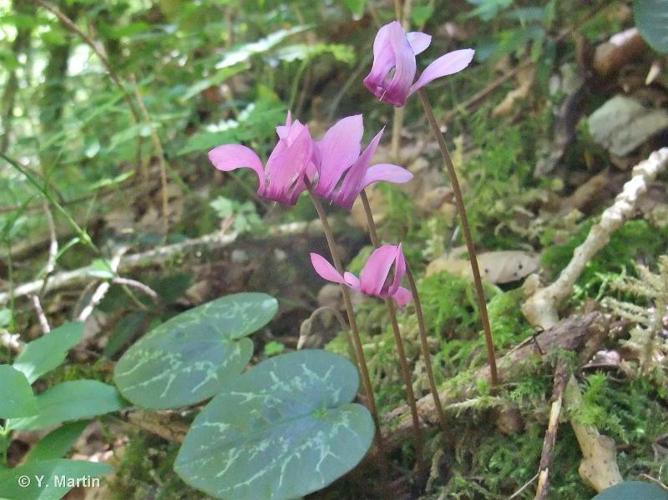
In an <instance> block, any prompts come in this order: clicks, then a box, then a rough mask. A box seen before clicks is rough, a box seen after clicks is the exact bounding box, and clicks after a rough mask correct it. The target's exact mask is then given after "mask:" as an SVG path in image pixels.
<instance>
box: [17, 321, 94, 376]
mask: <svg viewBox="0 0 668 500" xmlns="http://www.w3.org/2000/svg"><path fill="white" fill-rule="evenodd" d="M83 331H84V325H83V323H80V322H76V323H65V324H64V325H61V326H59V327H58V328H56V329H55V330H53V331H51V332H49V333H47V334H45V335H44V336H42V337H40V338H38V339H37V340H33V341H32V342H30V343H29V344H27V345H26V346H25V348H24V349H23V351H21V354H19V356H18V357H17V358H16V360H15V361H14V368H16V369H17V370H20V371H22V372H23V373H25V375H26V377H27V378H28V381H29V382H30V383H31V384H32V383H33V382H34V381H35V380H37V379H38V378H39V377H41V376H42V375H44V374H45V373H47V372H50V371H51V370H53V369H54V368H57V367H58V366H60V364H61V363H62V362H63V361H64V360H65V356H67V351H69V350H70V349H72V347H74V346H75V345H77V344H78V343H79V342H80V341H81V337H83Z"/></svg>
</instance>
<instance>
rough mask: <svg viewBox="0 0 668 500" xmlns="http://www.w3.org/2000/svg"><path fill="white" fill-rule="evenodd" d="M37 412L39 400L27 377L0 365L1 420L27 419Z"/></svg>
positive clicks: (7, 366)
mask: <svg viewBox="0 0 668 500" xmlns="http://www.w3.org/2000/svg"><path fill="white" fill-rule="evenodd" d="M36 412H37V400H36V398H35V396H34V395H33V392H32V387H30V383H29V382H28V380H27V379H26V377H25V375H24V374H23V373H22V372H20V371H19V370H16V369H15V368H13V367H11V366H9V365H0V418H14V417H27V416H30V415H34V414H35V413H36Z"/></svg>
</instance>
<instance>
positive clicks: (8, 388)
mask: <svg viewBox="0 0 668 500" xmlns="http://www.w3.org/2000/svg"><path fill="white" fill-rule="evenodd" d="M35 413H37V398H35V396H34V394H33V392H32V387H30V382H28V379H27V378H26V377H25V375H24V374H23V373H22V372H20V371H19V370H17V369H15V368H13V367H11V366H9V365H0V418H15V417H27V416H30V415H34V414H35ZM0 491H1V490H0Z"/></svg>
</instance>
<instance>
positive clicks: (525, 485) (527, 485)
mask: <svg viewBox="0 0 668 500" xmlns="http://www.w3.org/2000/svg"><path fill="white" fill-rule="evenodd" d="M537 478H538V473H536V474H534V475H533V477H532V478H531V479H529V480H528V481H527V482H526V483H524V484H523V485H522V487H521V488H520V489H519V490H517V491H516V492H515V493H513V494H512V495H510V496H509V497H508V500H512V499H513V498H517V497H518V496H520V495H521V494H522V492H523V491H524V490H526V489H527V488H528V487H529V486H531V485H532V484H533V482H534V481H535V480H536V479H537Z"/></svg>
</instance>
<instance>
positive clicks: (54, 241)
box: [39, 201, 58, 296]
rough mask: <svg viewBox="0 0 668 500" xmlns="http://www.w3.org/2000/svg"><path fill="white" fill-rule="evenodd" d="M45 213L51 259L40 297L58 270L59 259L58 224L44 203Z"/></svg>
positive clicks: (45, 273) (48, 262)
mask: <svg viewBox="0 0 668 500" xmlns="http://www.w3.org/2000/svg"><path fill="white" fill-rule="evenodd" d="M44 213H45V214H46V222H47V224H48V226H49V241H50V243H49V257H48V260H47V262H46V267H45V268H44V283H43V284H42V289H41V290H40V294H39V295H40V296H41V295H42V293H43V292H44V289H45V288H46V284H47V282H48V281H49V278H50V277H51V275H52V274H53V273H54V271H55V270H56V261H57V259H58V235H57V234H56V224H55V222H54V221H53V214H52V213H51V208H49V204H48V203H47V202H46V201H45V202H44Z"/></svg>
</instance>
